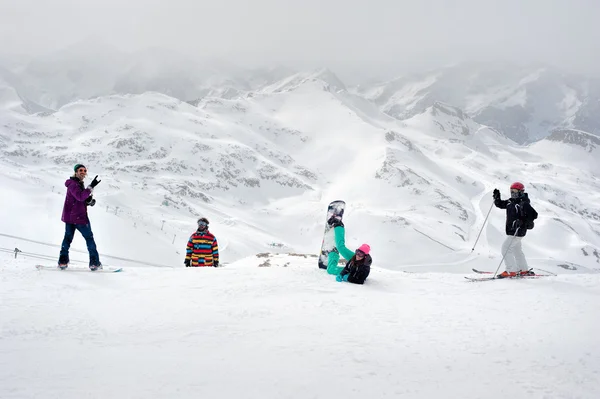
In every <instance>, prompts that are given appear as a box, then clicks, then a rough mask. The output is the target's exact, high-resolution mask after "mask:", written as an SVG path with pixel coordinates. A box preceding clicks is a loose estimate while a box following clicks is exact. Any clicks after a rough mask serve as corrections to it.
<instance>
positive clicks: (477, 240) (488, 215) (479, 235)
mask: <svg viewBox="0 0 600 399" xmlns="http://www.w3.org/2000/svg"><path fill="white" fill-rule="evenodd" d="M493 207H494V203H493V202H492V206H490V210H489V211H488V213H487V215H486V217H485V220H484V221H483V226H481V230H479V234H478V235H477V239H476V240H475V244H473V248H471V253H473V251H474V250H475V247H476V246H477V242H479V237H481V233H482V232H483V228H484V227H485V222H487V220H488V218H489V217H490V212H491V211H492V208H493Z"/></svg>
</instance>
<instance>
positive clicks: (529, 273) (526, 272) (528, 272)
mask: <svg viewBox="0 0 600 399" xmlns="http://www.w3.org/2000/svg"><path fill="white" fill-rule="evenodd" d="M519 276H521V277H522V276H535V273H534V272H533V269H529V270H521V271H520V272H519Z"/></svg>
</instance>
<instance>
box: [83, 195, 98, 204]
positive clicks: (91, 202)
mask: <svg viewBox="0 0 600 399" xmlns="http://www.w3.org/2000/svg"><path fill="white" fill-rule="evenodd" d="M85 204H86V205H87V206H94V205H96V200H95V199H94V198H93V197H92V196H91V195H90V196H89V197H88V198H87V199H86V200H85Z"/></svg>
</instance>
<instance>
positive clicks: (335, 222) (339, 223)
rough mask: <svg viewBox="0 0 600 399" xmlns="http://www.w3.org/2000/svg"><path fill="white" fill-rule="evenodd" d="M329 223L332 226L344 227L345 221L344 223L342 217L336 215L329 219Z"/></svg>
mask: <svg viewBox="0 0 600 399" xmlns="http://www.w3.org/2000/svg"><path fill="white" fill-rule="evenodd" d="M327 224H329V225H330V226H331V227H344V223H342V221H341V219H339V218H337V217H335V216H332V217H330V218H329V220H328V221H327Z"/></svg>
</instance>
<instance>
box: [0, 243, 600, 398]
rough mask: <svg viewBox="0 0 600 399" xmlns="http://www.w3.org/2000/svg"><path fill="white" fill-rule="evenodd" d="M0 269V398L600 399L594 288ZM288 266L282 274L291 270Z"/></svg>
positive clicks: (278, 263) (298, 266) (311, 270)
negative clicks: (360, 283) (367, 398)
mask: <svg viewBox="0 0 600 399" xmlns="http://www.w3.org/2000/svg"><path fill="white" fill-rule="evenodd" d="M270 259H271V264H272V265H273V266H271V267H257V265H258V264H260V263H261V262H263V260H262V259H258V258H255V257H251V258H247V259H244V260H241V261H238V262H236V263H234V264H231V265H228V266H226V267H223V268H218V269H214V268H206V269H205V268H202V269H186V268H181V269H160V268H146V267H139V268H135V267H129V268H127V269H126V270H125V271H124V272H123V273H116V274H111V273H106V274H93V273H91V272H90V273H69V272H44V271H37V270H36V269H35V268H34V267H33V265H31V263H30V262H28V261H24V260H5V261H2V263H1V266H0V293H1V294H0V295H1V299H2V300H1V301H0V319H1V320H2V330H1V334H0V353H2V356H0V397H2V398H3V399H7V398H11V399H12V398H33V397H39V398H61V399H69V398H82V397H86V398H106V397H114V398H117V397H119V398H120V397H123V398H125V397H126V398H161V397H178V398H188V397H189V398H192V397H193V398H197V397H220V398H241V397H243V398H332V397H334V398H335V397H340V398H364V397H374V398H385V397H406V398H442V397H443V398H507V397H510V398H597V397H600V384H598V381H599V380H600V341H599V340H598V332H599V331H600V330H599V327H600V322H599V320H598V314H599V312H600V290H599V288H600V274H568V275H567V274H565V275H559V276H558V277H550V278H546V279H543V280H542V279H538V280H519V281H493V282H485V283H469V282H465V281H464V279H463V278H462V275H459V274H447V273H416V274H411V273H403V272H393V271H387V270H383V269H378V268H374V269H373V271H372V273H371V276H370V277H369V279H368V280H367V284H365V285H364V286H356V285H352V284H347V283H338V282H336V281H335V279H334V277H333V276H330V275H327V274H326V273H325V272H324V271H322V270H318V269H317V266H316V258H307V259H304V258H297V257H291V256H284V255H279V256H275V257H273V258H270ZM286 264H287V266H286V267H283V266H284V265H286Z"/></svg>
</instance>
